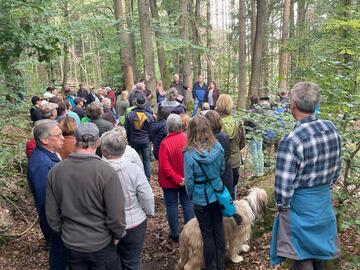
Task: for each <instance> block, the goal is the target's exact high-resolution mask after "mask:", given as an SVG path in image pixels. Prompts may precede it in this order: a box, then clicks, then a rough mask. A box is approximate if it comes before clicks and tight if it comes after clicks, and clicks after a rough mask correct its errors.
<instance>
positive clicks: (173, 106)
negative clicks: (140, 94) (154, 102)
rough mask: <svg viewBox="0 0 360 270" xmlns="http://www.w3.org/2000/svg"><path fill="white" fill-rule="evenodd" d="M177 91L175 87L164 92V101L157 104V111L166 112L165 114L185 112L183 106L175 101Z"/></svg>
mask: <svg viewBox="0 0 360 270" xmlns="http://www.w3.org/2000/svg"><path fill="white" fill-rule="evenodd" d="M178 95H179V94H178V91H177V90H176V88H175V87H173V88H170V89H169V90H168V91H167V92H166V99H165V100H163V101H161V102H160V103H159V111H160V110H162V111H166V112H167V113H169V114H170V113H176V114H182V113H184V112H185V106H184V105H183V104H182V103H180V102H179V101H177V97H178Z"/></svg>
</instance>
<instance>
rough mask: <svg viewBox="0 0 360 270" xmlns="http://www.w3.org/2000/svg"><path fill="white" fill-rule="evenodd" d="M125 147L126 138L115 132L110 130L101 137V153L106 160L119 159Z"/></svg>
mask: <svg viewBox="0 0 360 270" xmlns="http://www.w3.org/2000/svg"><path fill="white" fill-rule="evenodd" d="M126 145H127V141H126V138H125V137H124V136H122V134H121V133H120V132H118V131H116V130H110V131H108V132H105V133H104V134H103V135H102V136H101V153H102V155H103V156H104V157H105V158H107V159H115V158H120V157H121V156H122V155H123V154H124V152H125V148H126Z"/></svg>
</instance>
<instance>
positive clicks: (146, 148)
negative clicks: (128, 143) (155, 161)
mask: <svg viewBox="0 0 360 270" xmlns="http://www.w3.org/2000/svg"><path fill="white" fill-rule="evenodd" d="M134 149H135V150H136V152H138V154H139V156H140V158H141V159H142V162H143V164H144V171H145V175H146V178H147V179H148V180H149V181H150V154H151V144H150V143H146V144H140V145H135V146H134Z"/></svg>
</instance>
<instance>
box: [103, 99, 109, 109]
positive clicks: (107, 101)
mask: <svg viewBox="0 0 360 270" xmlns="http://www.w3.org/2000/svg"><path fill="white" fill-rule="evenodd" d="M101 103H102V105H103V107H104V109H111V99H110V98H103V99H102V100H101Z"/></svg>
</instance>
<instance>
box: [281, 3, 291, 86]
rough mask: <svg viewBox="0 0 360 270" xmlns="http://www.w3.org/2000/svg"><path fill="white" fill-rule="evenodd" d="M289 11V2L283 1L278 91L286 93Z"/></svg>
mask: <svg viewBox="0 0 360 270" xmlns="http://www.w3.org/2000/svg"><path fill="white" fill-rule="evenodd" d="M290 9H291V0H284V4H283V16H282V35H281V43H280V55H279V89H280V90H283V91H286V89H287V74H288V63H289V52H288V41H289V29H290Z"/></svg>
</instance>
